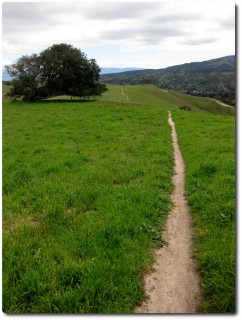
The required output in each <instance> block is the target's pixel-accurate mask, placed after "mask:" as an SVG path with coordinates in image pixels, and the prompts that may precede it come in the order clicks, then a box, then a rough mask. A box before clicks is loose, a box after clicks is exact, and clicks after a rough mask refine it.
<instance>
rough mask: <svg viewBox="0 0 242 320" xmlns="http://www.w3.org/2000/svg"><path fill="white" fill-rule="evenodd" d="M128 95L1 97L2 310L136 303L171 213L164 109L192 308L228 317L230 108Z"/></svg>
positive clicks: (80, 309)
mask: <svg viewBox="0 0 242 320" xmlns="http://www.w3.org/2000/svg"><path fill="white" fill-rule="evenodd" d="M5 89H6V90H5ZM3 90H5V91H7V88H4V87H3ZM124 92H125V94H127V95H128V96H129V100H130V103H127V99H126V98H125V97H124V96H122V94H121V86H109V90H108V91H107V92H105V94H104V95H103V97H102V98H101V99H100V98H98V100H96V101H95V100H94V101H80V100H79V101H76V100H72V101H70V100H66V101H64V99H66V97H58V98H59V99H60V98H61V99H62V100H56V101H44V102H36V103H31V104H27V103H23V102H11V103H9V102H8V101H6V100H5V102H4V104H3V113H2V114H3V213H2V215H3V219H2V220H3V310H4V312H7V313H30V312H31V313H50V312H53V313H130V312H132V311H133V309H134V308H135V306H136V305H137V304H138V303H140V302H141V301H142V299H143V298H144V297H143V285H142V278H143V275H144V273H145V272H147V270H149V268H151V266H152V250H153V248H155V247H158V246H162V245H163V244H164V243H163V240H162V236H161V233H160V231H161V230H162V228H163V227H164V224H165V219H166V216H167V214H168V212H169V210H170V208H171V202H170V194H171V192H172V183H171V177H172V173H173V155H172V145H171V136H170V133H171V131H170V127H169V125H168V123H167V111H168V110H170V111H171V112H172V115H173V119H174V121H175V123H176V127H177V131H178V137H179V142H180V145H181V149H182V152H183V155H184V160H185V163H186V188H187V196H188V201H189V204H190V206H191V210H192V214H193V216H194V224H195V230H196V233H195V255H196V258H197V260H198V264H199V269H200V272H201V274H202V288H203V292H204V299H203V302H202V304H201V307H200V311H201V312H217V313H227V312H234V309H235V306H234V305H235V298H234V296H235V292H234V291H235V285H234V281H235V270H234V260H235V249H234V246H235V234H234V233H235V229H234V225H235V220H234V214H235V208H234V206H235V184H234V179H235V172H234V171H235V160H234V157H235V151H234V138H235V132H234V117H233V116H225V115H228V114H233V113H234V110H233V109H230V108H227V107H222V106H219V109H217V106H218V104H217V103H215V102H214V101H211V100H210V99H206V98H205V99H204V98H198V97H191V96H186V95H179V94H176V93H173V92H165V91H163V90H160V89H158V88H155V87H153V86H124ZM203 99H204V100H203ZM185 104H186V105H189V106H191V108H192V111H190V112H188V111H181V110H179V107H180V106H182V105H185ZM220 107H221V108H220ZM228 110H229V111H228ZM231 110H232V111H231ZM213 113H215V114H216V113H220V114H222V115H214V114H213Z"/></svg>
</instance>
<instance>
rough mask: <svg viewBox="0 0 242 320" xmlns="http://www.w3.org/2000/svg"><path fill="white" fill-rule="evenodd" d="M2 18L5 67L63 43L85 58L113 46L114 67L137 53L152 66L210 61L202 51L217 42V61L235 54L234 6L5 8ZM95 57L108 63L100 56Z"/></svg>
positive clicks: (143, 4) (27, 5) (132, 4)
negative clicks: (92, 50) (14, 59)
mask: <svg viewBox="0 0 242 320" xmlns="http://www.w3.org/2000/svg"><path fill="white" fill-rule="evenodd" d="M2 12H3V18H2V24H3V29H2V30H3V32H2V54H3V63H4V61H9V60H11V57H16V56H21V55H23V54H31V53H38V52H40V51H41V50H44V49H46V48H47V47H49V46H51V45H52V44H53V43H60V42H66V43H69V44H72V45H74V46H75V47H78V48H80V49H81V50H83V51H84V52H85V51H86V50H89V49H90V48H93V47H95V48H98V47H100V46H109V48H110V50H113V51H112V52H111V54H110V66H112V61H114V58H112V57H119V56H120V55H121V54H123V53H124V52H125V53H126V56H125V57H124V56H122V57H123V59H126V60H127V63H128V60H129V59H130V57H131V53H132V59H133V61H136V60H137V59H136V60H135V55H136V56H137V57H138V56H139V54H140V52H141V51H142V52H143V54H142V59H143V60H144V63H147V61H150V60H152V61H153V60H154V59H156V60H157V61H158V59H160V60H161V59H162V61H165V57H164V52H166V53H167V54H168V52H169V56H167V60H169V59H170V57H171V53H174V57H175V56H176V55H179V59H180V57H182V54H181V53H183V52H185V51H184V50H188V48H190V51H189V50H188V51H187V53H186V56H187V59H188V60H189V59H190V58H189V56H190V57H192V54H193V56H196V54H197V56H200V55H202V54H203V55H205V56H206V55H207V54H209V52H208V53H207V52H205V51H204V52H203V51H202V50H201V48H204V50H205V47H206V46H205V44H209V43H213V42H215V41H216V48H215V47H212V46H211V48H210V50H211V53H210V55H212V56H213V57H214V55H215V53H216V55H217V54H218V56H222V55H226V54H233V50H234V20H235V19H234V5H231V4H230V5H228V4H227V3H222V2H221V3H219V5H218V4H216V5H215V4H214V3H213V2H206V3H204V2H199V3H198V2H196V3H193V2H173V1H166V2H165V1H162V2H148V1H146V2H103V1H102V2H95V3H94V2H92V1H91V2H88V1H85V2H84V1H80V2H77V1H76V2H71V1H70V2H69V1H66V2H61V1H59V2H21V3H20V2H5V3H4V4H3V11H2ZM206 49H207V47H206ZM154 53H155V56H154ZM95 55H96V56H94V57H95V58H96V59H97V60H98V59H99V57H100V58H102V59H105V58H104V57H102V54H101V53H100V54H99V52H98V50H96V51H95ZM184 56H185V53H184ZM145 57H146V58H145ZM117 59H118V58H117ZM201 59H203V58H201ZM106 60H107V59H106ZM106 60H105V61H106ZM177 60H178V59H177ZM139 61H141V60H139ZM179 61H180V60H179ZM157 64H158V62H157ZM116 66H117V65H116Z"/></svg>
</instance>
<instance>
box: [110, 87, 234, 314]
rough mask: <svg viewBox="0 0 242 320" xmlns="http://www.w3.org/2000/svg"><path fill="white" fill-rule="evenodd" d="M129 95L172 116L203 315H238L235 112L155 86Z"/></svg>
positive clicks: (128, 91) (134, 89) (129, 89)
mask: <svg viewBox="0 0 242 320" xmlns="http://www.w3.org/2000/svg"><path fill="white" fill-rule="evenodd" d="M124 90H125V92H126V94H128V95H129V96H130V97H131V98H132V99H133V100H134V101H139V102H141V101H145V103H147V104H149V105H153V106H156V107H164V106H166V107H167V108H169V109H170V110H171V111H172V114H173V117H174V120H175V123H176V127H177V131H178V137H179V142H180V145H181V148H182V152H183V155H184V160H185V163H186V189H187V196H188V201H189V204H190V206H191V208H192V211H193V215H194V219H195V221H194V223H195V228H196V236H195V250H196V257H197V259H198V263H199V268H200V271H201V274H202V278H203V282H202V287H203V291H204V300H203V303H202V305H201V308H200V311H202V312H219V313H227V312H234V311H235V120H234V117H231V115H233V114H234V108H228V107H224V106H220V105H218V104H217V103H214V101H211V100H210V99H208V98H199V97H192V96H187V95H183V94H180V93H176V92H170V91H169V92H164V91H162V90H159V89H157V88H155V87H151V86H143V87H140V86H125V87H124ZM139 92H140V94H139ZM107 94H108V92H107ZM182 104H187V105H190V106H196V107H197V109H195V108H194V107H193V108H192V109H193V111H196V113H195V112H187V111H180V110H177V107H179V105H182ZM175 106H177V107H175ZM198 107H199V108H198ZM198 112H199V113H198ZM211 113H214V114H215V115H213V114H211ZM219 115H220V116H219ZM223 115H230V116H229V117H228V116H223Z"/></svg>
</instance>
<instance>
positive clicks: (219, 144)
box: [173, 111, 235, 313]
mask: <svg viewBox="0 0 242 320" xmlns="http://www.w3.org/2000/svg"><path fill="white" fill-rule="evenodd" d="M173 118H174V120H175V123H176V128H177V132H178V137H179V143H180V146H181V149H182V153H183V155H184V159H185V164H186V189H187V197H188V201H189V205H190V207H191V210H192V213H193V216H194V224H195V250H196V257H197V259H198V266H199V269H200V270H201V275H202V288H203V294H204V301H203V303H202V305H201V307H200V311H202V312H209V313H210V312H214V313H231V312H235V128H234V126H235V121H234V118H232V117H223V116H213V115H207V114H194V113H189V112H178V111H177V112H173Z"/></svg>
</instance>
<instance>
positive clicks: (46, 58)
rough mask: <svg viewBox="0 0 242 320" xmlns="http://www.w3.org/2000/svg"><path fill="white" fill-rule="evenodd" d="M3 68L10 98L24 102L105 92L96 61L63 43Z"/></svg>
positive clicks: (87, 95) (24, 57) (23, 57)
mask: <svg viewBox="0 0 242 320" xmlns="http://www.w3.org/2000/svg"><path fill="white" fill-rule="evenodd" d="M5 69H6V72H8V73H9V75H10V76H11V77H12V78H13V80H12V86H11V90H10V92H9V95H10V96H11V97H13V98H17V97H22V99H23V100H24V101H34V100H39V99H43V98H48V97H52V96H56V95H71V96H76V97H89V96H93V95H100V94H101V93H102V92H104V91H105V90H106V86H105V85H104V84H102V83H100V82H98V80H99V72H100V68H99V66H98V65H97V63H96V61H95V60H94V59H90V60H89V59H88V58H87V56H86V55H85V54H84V53H83V52H81V50H79V49H77V48H74V47H73V46H71V45H68V44H65V43H61V44H54V45H53V46H51V47H49V48H48V49H46V50H44V51H42V52H41V53H40V54H39V55H37V54H33V55H31V56H22V57H21V58H19V59H18V60H17V62H15V63H13V64H11V65H8V66H5Z"/></svg>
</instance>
